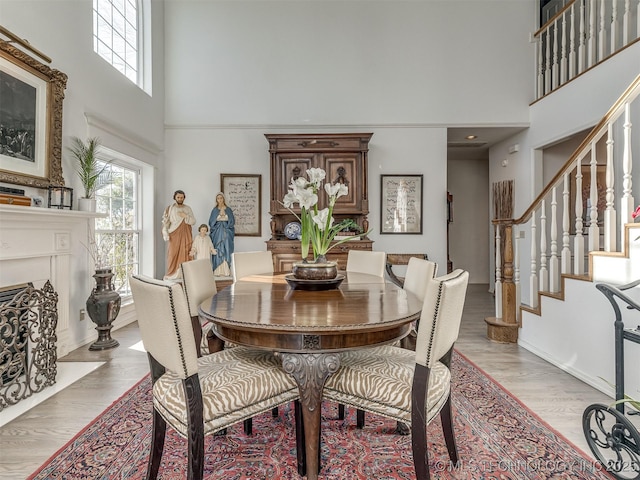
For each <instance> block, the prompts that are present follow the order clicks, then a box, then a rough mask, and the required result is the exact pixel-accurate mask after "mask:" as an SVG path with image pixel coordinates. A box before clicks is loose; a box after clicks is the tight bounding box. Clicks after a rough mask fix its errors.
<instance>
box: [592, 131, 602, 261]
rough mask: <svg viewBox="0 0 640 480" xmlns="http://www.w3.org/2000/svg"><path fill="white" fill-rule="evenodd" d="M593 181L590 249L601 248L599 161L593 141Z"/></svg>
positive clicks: (593, 250)
mask: <svg viewBox="0 0 640 480" xmlns="http://www.w3.org/2000/svg"><path fill="white" fill-rule="evenodd" d="M590 174H591V182H590V185H589V203H590V204H591V205H590V206H591V208H590V209H589V251H590V252H595V251H597V250H600V228H599V227H598V162H597V159H596V142H595V141H593V142H591V163H590Z"/></svg>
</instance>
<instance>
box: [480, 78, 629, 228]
mask: <svg viewBox="0 0 640 480" xmlns="http://www.w3.org/2000/svg"><path fill="white" fill-rule="evenodd" d="M636 89H637V90H639V92H636ZM634 93H635V94H636V95H637V94H638V93H640V75H638V76H637V77H636V78H635V79H634V81H633V82H631V85H629V87H628V88H627V89H626V90H625V91H624V93H623V94H622V95H621V96H620V98H618V100H617V101H616V102H615V103H614V104H613V106H612V107H611V108H610V109H609V111H608V112H607V113H606V114H605V116H604V117H602V120H600V122H598V124H597V125H596V126H595V127H594V128H593V129H592V130H591V132H589V135H587V136H586V138H585V139H584V140H583V141H582V143H581V144H580V146H579V147H578V148H576V150H575V151H574V152H573V154H572V155H571V157H569V160H567V161H566V162H565V164H564V166H563V167H562V168H561V169H560V170H558V173H556V174H555V175H554V177H553V178H552V179H551V181H550V182H549V183H548V184H547V186H546V187H545V188H544V190H542V192H540V194H539V195H538V196H537V197H536V199H535V200H534V201H533V202H532V203H531V205H530V206H529V208H527V210H525V212H524V213H523V214H522V215H521V216H520V217H519V218H517V219H515V220H513V219H507V218H501V219H494V220H493V221H492V223H494V224H498V223H504V224H508V223H511V222H512V223H513V224H516V225H520V224H523V223H525V222H527V221H528V220H529V218H530V217H531V215H532V214H533V212H534V211H535V210H536V208H537V207H538V205H539V204H540V203H541V202H542V200H543V199H544V198H545V197H546V196H547V195H548V194H549V193H550V192H551V190H552V189H553V187H554V186H555V185H556V184H557V183H558V181H559V180H560V178H562V176H563V175H564V174H565V173H567V171H568V170H571V168H573V164H574V163H575V162H576V160H578V158H580V157H581V156H582V157H584V156H585V155H586V153H587V152H585V150H587V151H588V148H587V147H589V145H590V144H591V142H592V141H593V140H594V139H596V137H598V135H601V134H602V133H603V132H602V130H603V129H604V128H605V127H606V126H607V124H608V123H609V122H610V121H611V120H613V119H615V117H616V114H617V111H618V110H620V109H621V108H622V106H623V105H624V104H625V103H626V102H627V101H629V100H630V99H631V97H632V95H633V94H634Z"/></svg>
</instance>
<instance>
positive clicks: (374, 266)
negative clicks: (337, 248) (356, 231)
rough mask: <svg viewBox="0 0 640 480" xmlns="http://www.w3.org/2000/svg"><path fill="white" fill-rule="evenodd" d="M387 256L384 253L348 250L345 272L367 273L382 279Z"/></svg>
mask: <svg viewBox="0 0 640 480" xmlns="http://www.w3.org/2000/svg"><path fill="white" fill-rule="evenodd" d="M386 260H387V255H386V254H385V253H384V252H369V251H362V250H349V254H348V255H347V272H354V273H368V274H369V275H376V276H378V277H384V267H385V264H386Z"/></svg>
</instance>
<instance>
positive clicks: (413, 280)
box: [400, 257, 438, 350]
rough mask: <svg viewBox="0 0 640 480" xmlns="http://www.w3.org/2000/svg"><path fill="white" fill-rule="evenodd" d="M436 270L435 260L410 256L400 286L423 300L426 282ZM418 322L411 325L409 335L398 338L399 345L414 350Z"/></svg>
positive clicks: (433, 275)
mask: <svg viewBox="0 0 640 480" xmlns="http://www.w3.org/2000/svg"><path fill="white" fill-rule="evenodd" d="M437 271H438V265H437V264H436V263H435V262H431V261H429V260H426V259H420V258H416V257H411V258H409V261H408V262H407V271H406V274H405V277H404V279H403V281H402V288H403V289H404V290H406V291H407V292H410V293H412V294H414V295H415V296H416V297H418V298H419V299H420V300H421V301H424V296H425V294H426V292H427V284H428V283H429V282H430V281H431V280H433V279H434V278H435V276H436V273H437ZM419 323H420V322H419V321H416V322H415V323H414V325H413V326H412V328H411V332H409V335H407V336H406V337H404V338H403V339H402V340H400V346H401V347H403V348H408V349H410V350H415V342H416V339H417V338H418V324H419Z"/></svg>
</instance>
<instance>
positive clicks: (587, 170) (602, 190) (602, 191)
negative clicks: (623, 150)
mask: <svg viewBox="0 0 640 480" xmlns="http://www.w3.org/2000/svg"><path fill="white" fill-rule="evenodd" d="M581 171H582V194H581V198H582V231H583V234H587V233H588V232H589V222H591V199H590V198H589V197H590V192H591V166H590V165H582V166H581ZM606 174H607V167H606V165H596V188H597V191H598V207H597V208H598V227H600V228H602V227H603V226H604V210H605V208H606V206H607V183H606V181H607V180H606ZM569 184H570V187H569V232H570V233H571V234H572V235H575V233H576V171H575V170H573V171H572V172H571V174H570V182H569Z"/></svg>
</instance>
